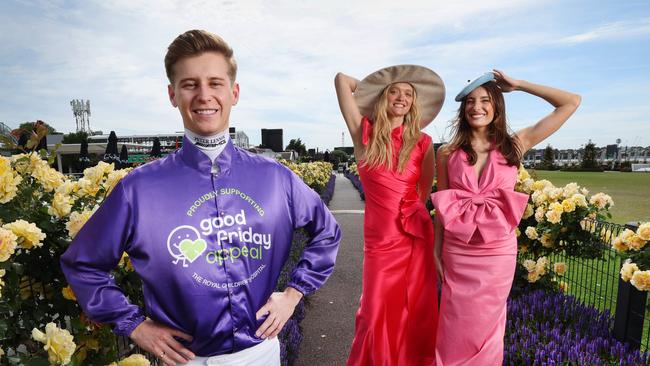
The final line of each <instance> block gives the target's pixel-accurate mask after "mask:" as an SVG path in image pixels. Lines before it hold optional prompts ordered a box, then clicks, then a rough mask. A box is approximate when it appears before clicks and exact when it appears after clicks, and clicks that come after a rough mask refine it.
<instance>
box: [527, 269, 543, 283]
mask: <svg viewBox="0 0 650 366" xmlns="http://www.w3.org/2000/svg"><path fill="white" fill-rule="evenodd" d="M539 277H540V276H539V273H537V272H535V271H533V272H528V276H527V277H526V278H527V279H528V282H530V283H535V282H537V280H539Z"/></svg>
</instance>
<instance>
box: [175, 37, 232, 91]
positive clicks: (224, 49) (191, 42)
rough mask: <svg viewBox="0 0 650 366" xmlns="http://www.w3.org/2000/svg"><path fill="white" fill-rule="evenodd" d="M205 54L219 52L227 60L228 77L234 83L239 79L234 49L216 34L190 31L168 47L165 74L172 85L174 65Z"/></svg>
mask: <svg viewBox="0 0 650 366" xmlns="http://www.w3.org/2000/svg"><path fill="white" fill-rule="evenodd" d="M205 52H217V53H219V54H221V55H223V57H225V58H226V62H227V63H228V76H229V77H230V82H232V83H234V82H235V79H236V78H237V62H236V61H235V57H234V56H233V51H232V48H230V46H229V45H228V43H226V41H224V40H223V38H221V37H219V36H218V35H216V34H213V33H210V32H207V31H204V30H197V29H193V30H189V31H187V32H185V33H183V34H181V35H179V36H178V37H176V39H174V41H173V42H172V43H171V44H170V45H169V47H167V54H166V55H165V72H166V73H167V78H168V79H169V82H170V83H172V84H173V83H174V65H175V64H176V63H177V62H178V60H180V59H182V58H185V57H192V56H198V55H200V54H202V53H205Z"/></svg>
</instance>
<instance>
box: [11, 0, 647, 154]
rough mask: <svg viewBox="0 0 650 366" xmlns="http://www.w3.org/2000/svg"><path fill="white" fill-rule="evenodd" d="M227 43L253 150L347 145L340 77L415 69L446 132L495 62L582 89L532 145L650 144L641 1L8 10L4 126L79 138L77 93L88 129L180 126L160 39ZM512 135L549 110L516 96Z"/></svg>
mask: <svg viewBox="0 0 650 366" xmlns="http://www.w3.org/2000/svg"><path fill="white" fill-rule="evenodd" d="M195 28H198V29H206V30H209V31H212V32H214V33H217V34H219V35H221V36H222V37H224V38H225V39H226V40H227V41H228V42H229V43H230V45H231V46H232V47H233V48H234V50H235V56H236V58H237V61H238V63H239V74H238V82H239V83H240V87H241V96H240V102H239V103H238V105H237V106H236V107H234V109H233V112H232V114H231V121H230V124H231V126H234V127H236V128H237V129H238V130H243V131H244V132H246V134H247V135H248V136H249V138H250V140H251V143H254V144H259V143H260V140H261V137H260V129H261V128H282V129H284V143H285V145H286V144H287V143H288V142H289V140H290V139H291V138H298V137H300V138H301V139H302V140H303V142H305V143H306V145H307V146H308V147H310V148H311V147H319V148H321V149H325V148H329V149H331V148H332V147H333V146H340V145H341V137H342V133H344V132H345V135H344V137H345V139H344V144H345V145H347V146H350V145H351V140H350V138H349V135H348V133H347V130H346V129H345V124H344V122H343V120H342V118H341V116H340V113H339V110H338V105H337V102H336V96H335V93H334V85H333V79H334V75H335V74H336V72H338V71H343V72H345V73H347V74H350V75H353V76H355V77H357V78H363V77H364V76H366V75H367V74H369V73H371V72H373V71H375V70H377V69H379V68H382V67H384V66H388V65H393V64H420V65H423V66H427V67H429V68H431V69H433V70H434V71H436V72H437V73H438V74H439V75H440V76H441V77H442V79H443V80H444V82H445V85H446V87H447V97H446V100H445V104H444V107H443V109H442V111H441V112H440V114H439V115H438V117H437V118H436V120H435V121H434V122H433V123H432V124H431V125H429V126H428V127H427V128H426V129H425V131H426V132H427V133H429V134H430V135H432V137H433V138H434V141H439V140H441V138H445V136H446V134H447V132H448V131H449V130H448V128H447V127H448V125H449V121H450V120H451V119H452V118H453V117H454V113H455V111H456V109H457V108H458V103H456V102H454V100H453V98H454V96H455V95H456V93H458V91H459V90H460V89H461V88H462V87H463V86H464V85H465V84H466V83H467V80H468V79H473V78H475V77H477V76H478V75H480V74H482V73H483V72H485V71H488V70H491V69H492V68H498V69H501V70H504V71H505V72H506V73H508V74H510V75H511V76H513V77H515V78H521V79H526V80H529V81H532V82H536V83H541V84H547V85H551V86H556V87H559V88H562V89H567V90H569V91H573V92H576V93H579V94H581V95H582V98H583V99H582V100H583V102H582V105H581V107H580V109H579V110H578V112H577V113H576V114H575V115H574V117H572V118H571V119H570V120H569V121H568V122H567V123H566V125H565V126H564V127H563V128H562V129H561V130H560V131H559V132H557V133H556V134H555V135H553V136H552V137H550V138H549V139H548V140H546V141H544V142H542V143H541V144H540V145H539V146H538V147H539V148H542V147H545V146H546V144H547V143H549V144H551V145H552V146H553V147H556V148H571V147H579V146H580V145H581V144H584V143H585V142H587V140H588V139H591V140H592V141H594V142H595V143H596V144H597V145H598V146H603V145H606V144H611V143H615V140H616V139H617V138H621V139H622V143H623V144H624V145H642V146H648V145H650V118H649V116H650V93H649V92H648V88H649V87H650V86H649V84H650V62H649V61H648V55H650V2H648V1H647V0H626V1H616V0H612V1H602V0H585V1H583V0H564V1H560V0H551V1H548V0H546V1H538V0H535V1H532V0H531V1H514V0H481V1H467V0H456V1H451V0H446V1H438V0H427V1H407V0H403V1H351V0H345V1H338V0H329V1H278V0H274V1H263V0H259V1H244V0H232V1H215V0H203V1H202V0H182V1H181V0H178V1H176V0H156V1H135V0H103V1H52V0H50V1H45V0H43V1H2V2H1V3H0V44H1V45H2V46H1V47H0V75H1V77H0V90H1V92H2V96H1V98H0V122H4V123H5V124H7V125H9V126H10V127H12V128H14V127H17V126H18V124H20V123H22V122H25V121H34V120H36V119H42V120H45V121H46V122H48V123H49V124H51V125H52V126H54V127H55V128H56V129H57V130H58V131H61V132H73V131H74V130H75V128H76V127H75V121H74V117H73V114H72V111H71V107H70V100H72V99H89V100H90V101H91V111H92V116H91V119H90V122H91V127H92V128H93V129H96V130H102V131H104V132H105V133H107V132H108V131H110V130H115V131H116V132H117V133H118V135H125V134H151V133H168V132H174V131H180V130H182V122H181V120H180V116H179V114H178V111H177V110H176V109H174V108H172V106H171V105H170V103H169V100H168V97H167V89H166V84H167V80H166V78H165V72H164V67H163V57H164V54H165V51H166V47H167V46H168V45H169V43H170V42H171V41H172V40H173V39H174V38H175V37H176V36H177V35H178V34H180V33H182V32H184V31H186V30H188V29H195ZM506 103H507V109H508V119H509V122H510V125H511V127H512V128H513V129H514V130H517V129H519V128H521V127H524V126H526V125H528V124H531V123H534V122H536V121H537V120H539V119H540V118H542V117H543V116H544V115H545V114H547V113H549V112H550V111H551V107H550V105H548V104H547V103H546V102H544V101H543V100H541V99H539V98H536V97H534V96H531V95H528V94H525V93H522V92H514V93H510V94H507V95H506Z"/></svg>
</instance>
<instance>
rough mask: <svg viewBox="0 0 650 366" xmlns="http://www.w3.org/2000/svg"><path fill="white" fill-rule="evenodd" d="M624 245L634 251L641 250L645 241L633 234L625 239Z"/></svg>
mask: <svg viewBox="0 0 650 366" xmlns="http://www.w3.org/2000/svg"><path fill="white" fill-rule="evenodd" d="M625 243H626V244H627V246H628V247H630V249H634V250H641V249H643V247H645V245H646V241H645V240H643V239H641V238H640V237H639V236H638V235H636V234H634V235H632V236H630V237H629V238H627V240H626V241H625Z"/></svg>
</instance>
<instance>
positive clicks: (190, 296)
mask: <svg viewBox="0 0 650 366" xmlns="http://www.w3.org/2000/svg"><path fill="white" fill-rule="evenodd" d="M215 165H218V167H219V169H218V172H217V171H216V170H215V169H213V168H212V162H211V161H210V159H209V158H208V157H207V156H206V155H205V154H204V153H203V152H201V151H200V150H198V148H197V147H196V146H194V145H193V144H192V143H191V142H189V141H187V140H184V143H183V147H182V148H181V149H180V150H179V151H177V152H176V153H173V154H170V155H169V156H167V157H165V158H163V159H160V160H158V161H155V162H152V163H149V164H146V165H144V166H142V167H139V168H137V169H135V170H133V171H132V172H131V173H129V174H128V175H127V176H126V177H125V178H124V179H122V180H121V181H120V182H119V183H118V184H117V185H116V186H115V188H114V189H113V191H112V192H111V194H110V195H109V197H108V198H107V199H106V200H105V202H104V203H103V204H102V205H101V207H100V208H99V209H98V210H97V212H95V214H93V216H92V217H91V218H90V220H89V221H88V222H87V223H86V224H85V225H84V227H83V228H82V229H81V231H80V232H79V233H78V235H77V236H76V238H75V239H74V241H73V242H72V244H70V247H69V248H68V250H67V251H66V252H65V254H64V255H63V256H62V257H61V266H62V268H63V272H64V273H65V276H66V278H67V280H68V282H69V283H70V286H71V287H72V289H73V291H74V293H75V295H76V296H77V301H78V302H79V304H80V305H81V307H82V308H83V310H84V312H85V313H86V314H87V315H88V316H89V317H90V318H91V319H92V320H94V321H97V322H100V323H108V324H111V325H113V326H114V331H115V333H117V334H119V335H129V334H130V333H131V332H132V331H133V329H135V327H137V326H138V325H139V324H140V323H141V322H142V321H143V320H144V317H145V314H146V316H149V317H151V318H152V319H153V320H155V321H157V322H160V323H163V324H166V325H168V326H170V327H172V328H176V329H178V330H180V331H182V332H185V333H187V334H190V335H192V337H193V338H194V340H193V341H192V342H189V343H188V342H185V345H186V346H187V347H188V348H189V349H191V350H192V351H193V352H194V353H195V354H196V355H198V356H213V355H218V354H224V353H232V352H237V351H240V350H243V349H246V348H249V347H251V346H254V345H255V344H257V343H260V342H261V341H262V340H261V339H260V338H258V337H256V336H255V331H256V330H257V328H258V327H259V326H260V325H261V324H262V322H263V319H260V320H257V319H256V318H255V313H256V312H257V311H258V310H259V309H260V308H261V307H262V306H263V305H264V304H265V303H266V301H267V299H268V298H269V296H270V295H271V293H273V291H274V290H275V288H276V285H277V282H278V277H279V276H280V271H281V270H282V267H283V265H284V263H285V261H286V260H287V257H288V255H289V250H290V249H291V241H292V238H293V232H294V229H297V228H301V227H302V228H304V229H305V230H306V231H307V233H308V234H309V236H310V239H309V242H308V244H307V246H306V248H305V249H304V251H303V252H302V255H301V257H300V261H299V263H298V266H297V268H296V269H295V270H294V271H293V273H291V275H290V278H291V279H290V282H289V284H288V286H291V287H293V288H295V289H297V290H298V291H300V292H302V293H303V294H310V293H311V292H313V291H314V290H316V289H317V288H319V287H320V286H321V285H322V284H323V283H324V282H325V280H326V279H327V278H328V277H329V275H330V274H331V273H332V270H333V268H334V261H335V259H336V253H337V250H338V245H339V242H340V240H341V232H340V229H339V226H338V224H337V223H336V221H335V220H334V217H333V216H332V214H331V213H330V212H329V210H328V209H327V207H326V206H325V205H324V204H323V202H322V201H321V199H320V197H319V196H318V194H316V192H314V191H313V190H312V189H311V188H309V187H308V186H307V185H305V183H304V182H303V181H302V180H301V179H300V178H298V177H297V176H296V175H295V174H293V172H291V171H290V170H289V169H287V168H286V167H284V166H283V165H281V164H279V163H277V162H275V161H272V160H269V159H266V158H263V157H260V156H257V155H254V154H251V153H248V152H246V151H244V150H241V149H239V148H237V147H234V146H233V145H232V141H229V142H228V145H227V146H226V148H225V149H224V151H223V152H222V153H221V154H220V155H219V157H218V158H217V160H216V164H215ZM211 168H212V171H213V173H211ZM123 252H127V253H128V255H129V257H130V259H131V261H132V263H133V266H134V267H135V270H136V271H137V273H138V274H139V275H140V277H141V278H142V280H143V283H144V284H143V289H144V301H145V308H146V310H145V309H141V308H140V307H138V306H136V305H134V304H131V302H130V301H129V300H128V299H127V298H126V297H125V295H124V294H123V292H122V291H121V290H120V288H119V287H117V286H116V285H115V282H114V280H113V278H112V277H111V275H110V272H111V270H112V269H114V268H115V267H116V266H117V264H118V262H119V261H120V258H121V257H122V253H123Z"/></svg>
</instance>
